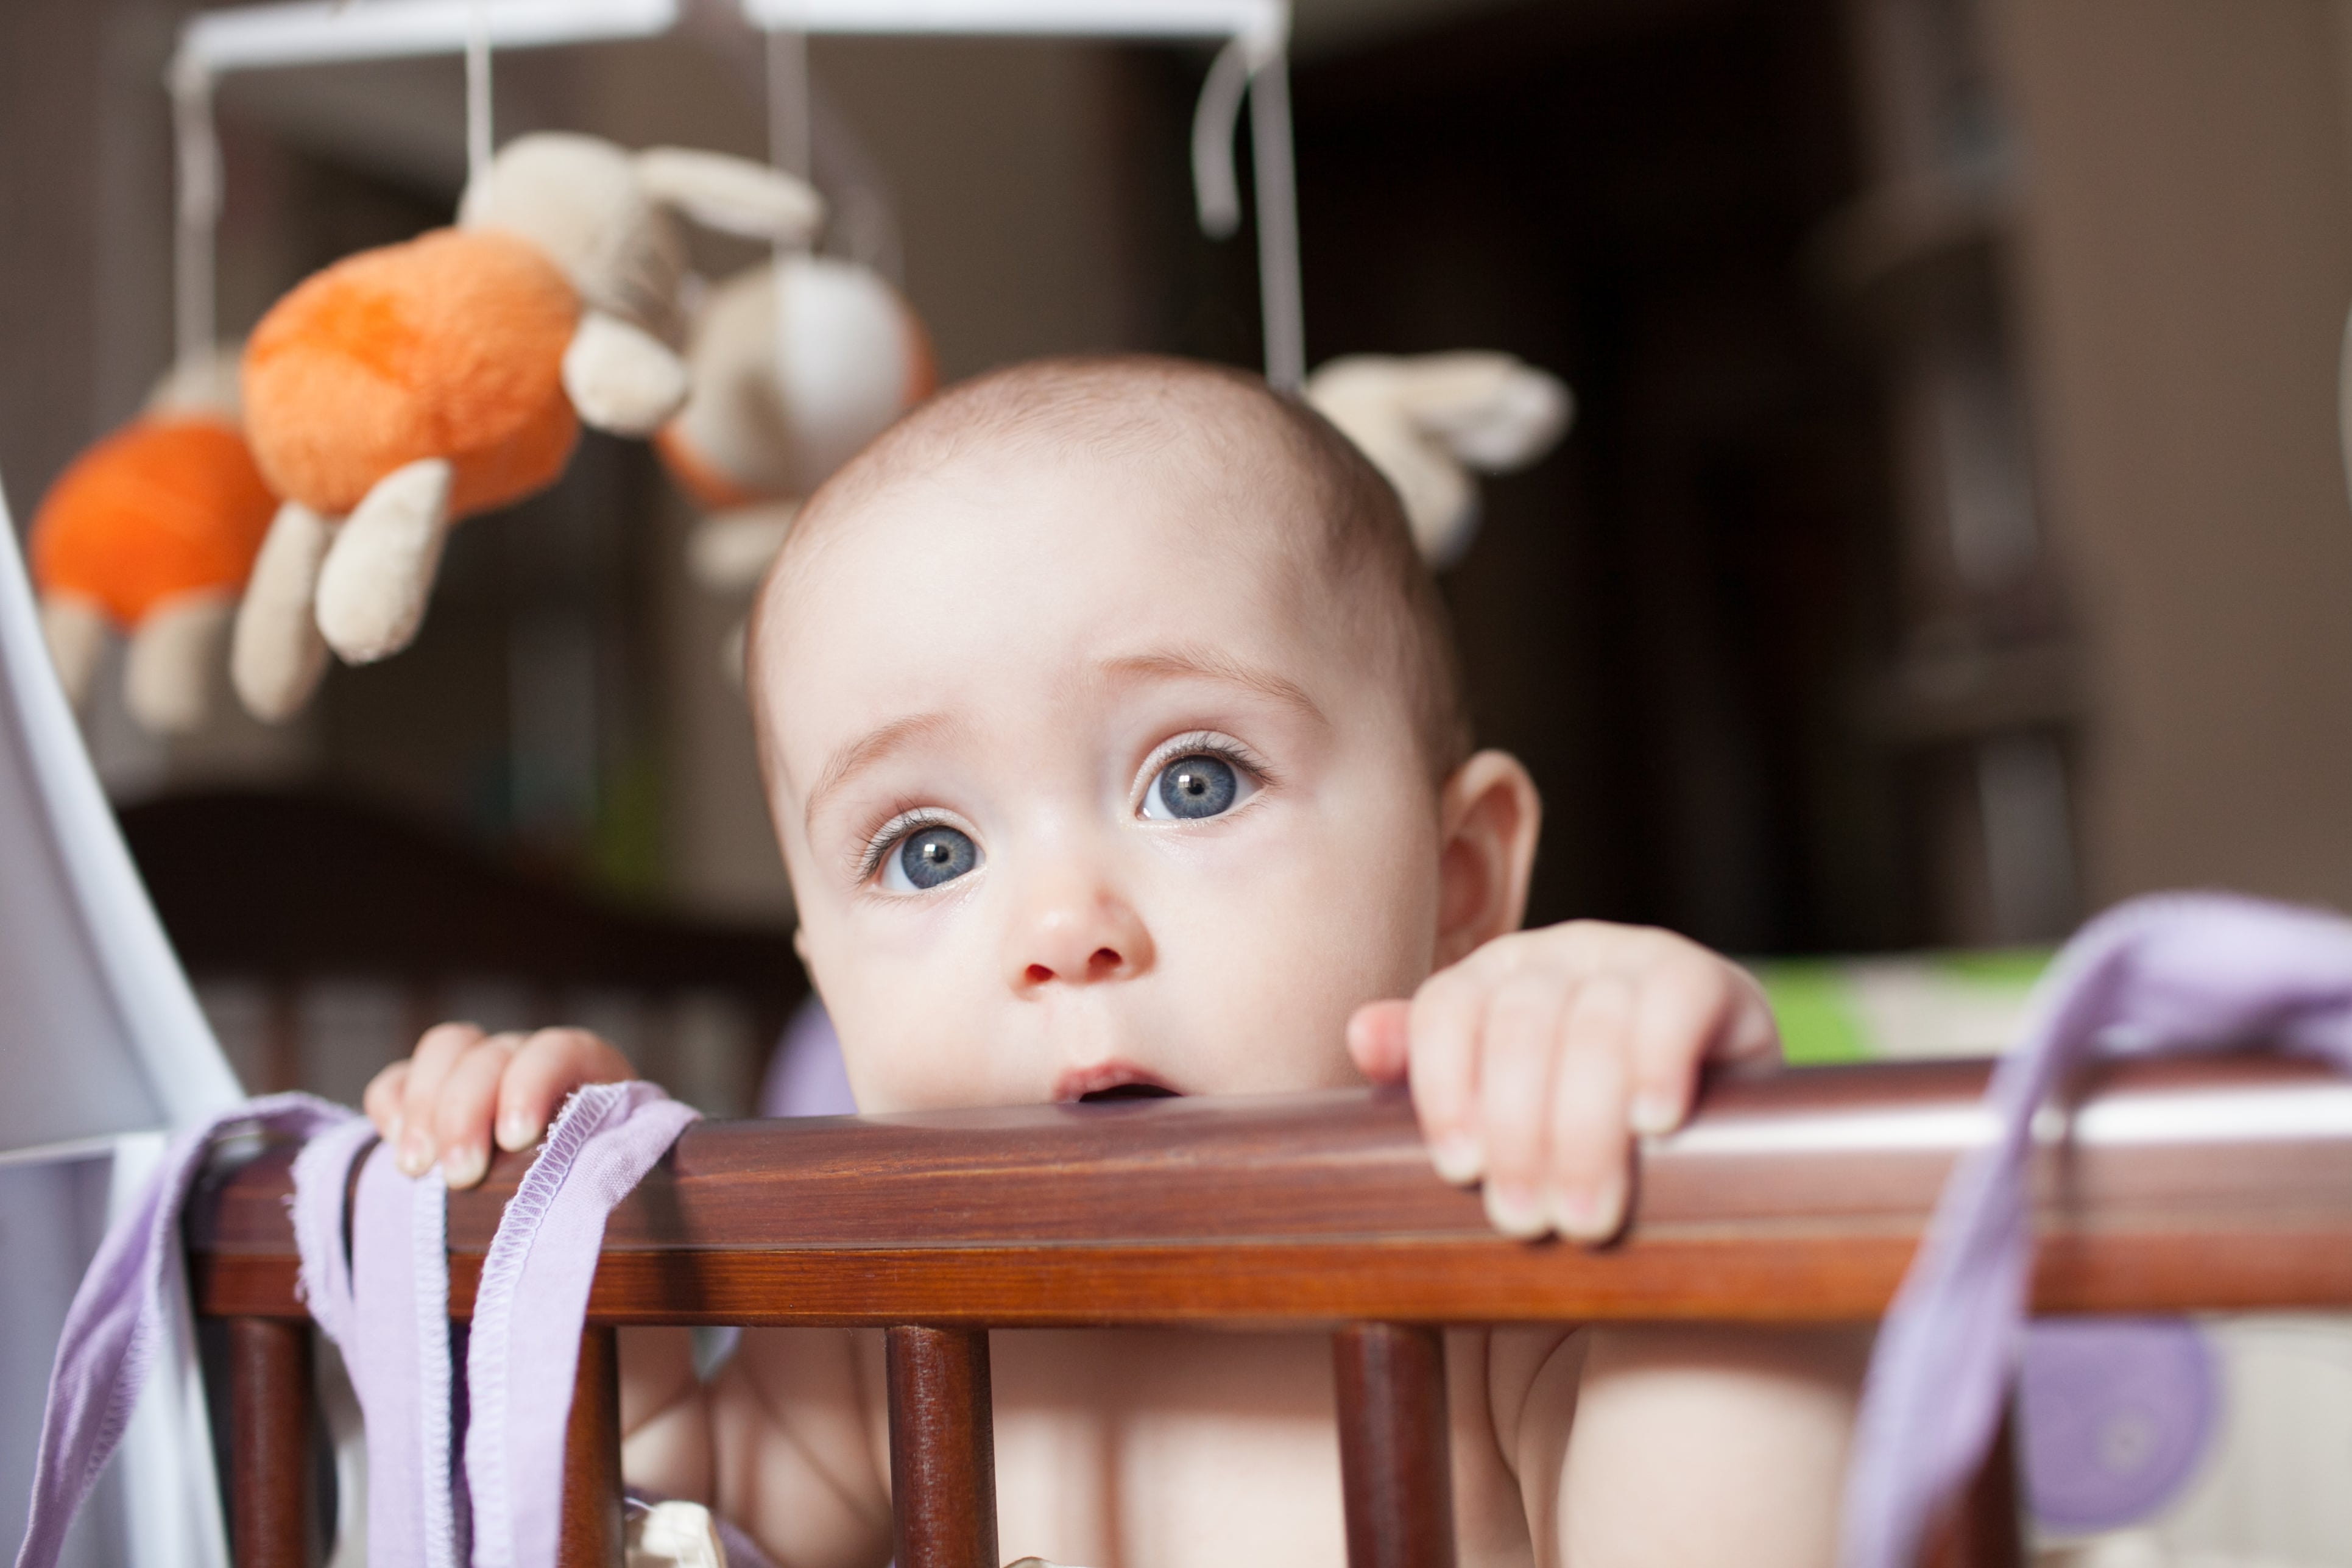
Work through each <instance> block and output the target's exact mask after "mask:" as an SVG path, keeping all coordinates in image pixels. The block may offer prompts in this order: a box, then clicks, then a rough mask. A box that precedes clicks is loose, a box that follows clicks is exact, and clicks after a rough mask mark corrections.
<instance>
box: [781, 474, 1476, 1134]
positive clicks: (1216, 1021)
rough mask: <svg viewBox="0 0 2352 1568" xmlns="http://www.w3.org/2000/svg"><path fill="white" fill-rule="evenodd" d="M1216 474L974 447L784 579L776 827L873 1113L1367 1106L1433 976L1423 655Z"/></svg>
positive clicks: (854, 1071) (1433, 844)
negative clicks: (1397, 1010) (1267, 1099)
mask: <svg viewBox="0 0 2352 1568" xmlns="http://www.w3.org/2000/svg"><path fill="white" fill-rule="evenodd" d="M1214 468H1215V465H1213V464H1203V463H1201V462H1199V461H1197V460H1195V461H1193V462H1192V463H1190V464H1187V463H1183V462H1180V461H1179V460H1178V458H1177V457H1176V456H1175V455H1174V454H1165V455H1160V456H1148V457H1144V458H1135V457H1132V456H1129V457H1126V458H1108V457H1093V456H1077V455H1061V454H1056V455H1050V456H1049V455H1043V454H1039V453H1034V452H999V453H995V454H992V455H989V456H985V457H967V458H961V459H959V460H958V461H956V462H955V463H954V465H953V466H952V470H951V471H949V472H941V473H936V474H932V475H929V476H926V477H924V478H922V479H908V480H904V481H901V482H898V483H897V484H895V485H892V486H890V487H888V488H887V489H884V490H882V491H881V492H880V493H879V494H877V495H875V496H872V497H869V498H867V499H866V500H863V501H861V502H858V503H856V513H855V515H848V516H844V515H835V516H833V517H830V518H828V519H826V520H825V521H824V524H823V525H822V527H821V529H820V530H819V531H817V532H816V533H815V534H814V536H813V537H812V538H811V539H810V540H809V541H808V542H805V543H804V544H803V545H801V546H799V547H797V548H796V549H795V551H794V552H793V559H792V560H791V561H790V562H788V563H787V564H786V568H785V570H786V572H787V573H788V574H789V575H788V576H787V577H785V578H784V579H783V580H782V581H781V582H780V583H779V584H776V585H775V586H774V588H773V589H772V593H773V595H774V596H773V597H772V600H771V602H770V604H769V605H768V606H767V614H766V616H765V617H764V624H763V627H762V632H761V641H760V644H759V646H758V647H756V649H755V650H754V658H758V659H760V660H761V661H762V662H763V668H762V670H761V676H762V678H763V679H762V680H761V683H760V687H761V700H763V701H764V702H765V703H767V704H769V705H770V711H769V713H768V715H767V717H768V718H769V720H770V721H771V722H770V723H769V724H768V726H767V731H768V733H767V742H766V743H767V747H768V752H767V756H766V758H765V762H766V765H767V769H768V774H769V796H770V805H771V808H772V810H773V812H774V814H775V817H776V825H777V828H778V832H779V834H780V836H781V837H782V842H783V845H784V849H785V858H786V861H787V864H788V865H789V867H790V868H791V872H792V880H793V893H794V896H795V899H796V900H797V901H798V904H799V912H800V921H801V941H802V943H803V952H804V954H805V955H806V957H807V959H808V962H809V965H810V969H811V972H812V973H813V974H814V977H815V980H816V983H817V984H818V987H819V989H820V991H821V992H822V994H823V995H824V1000H825V1005H826V1006H827V1007H828V1008H829V1009H830V1011H831V1013H832V1015H833V1018H834V1022H835V1025H836V1026H837V1027H838V1028H839V1030H840V1033H841V1037H842V1040H843V1044H844V1048H845V1054H846V1056H847V1059H848V1066H849V1075H850V1081H851V1083H852V1086H853V1087H854V1088H855V1089H856V1094H857V1100H858V1104H859V1106H860V1107H861V1108H862V1109H864V1110H866V1111H869V1112H873V1111H890V1110H923V1109H929V1108H935V1107H947V1106H981V1105H1013V1104H1030V1103H1036V1102H1041V1101H1050V1100H1074V1099H1076V1098H1078V1097H1080V1096H1082V1095H1085V1094H1087V1093H1090V1092H1100V1091H1103V1090H1108V1089H1118V1088H1120V1087H1121V1086H1127V1085H1146V1086H1157V1087H1159V1088H1161V1089H1171V1090H1175V1091H1177V1092H1180V1093H1185V1094H1201V1093H1248V1092H1258V1091H1269V1090H1282V1089H1311V1088H1319V1087H1328V1086H1336V1085H1341V1084H1347V1083H1351V1082H1356V1081H1360V1079H1359V1078H1358V1076H1357V1074H1356V1072H1355V1069H1354V1068H1352V1067H1351V1066H1350V1065H1349V1060H1348V1056H1347V1052H1346V1048H1345V1046H1344V1043H1343V1031H1344V1027H1345V1025H1346V1022H1347V1018H1348V1015H1349V1011H1350V1010H1351V1009H1352V1008H1353V1007H1354V1006H1356V1005H1358V1004H1360V1003H1363V1002H1367V1001H1371V1000H1376V999H1378V998H1381V997H1385V996H1398V995H1405V994H1410V992H1411V991H1412V987H1413V986H1414V985H1415V984H1418V983H1419V982H1420V981H1421V980H1422V979H1423V977H1424V976H1426V975H1427V973H1429V971H1430V968H1431V965H1432V958H1433V946H1434V942H1435V934H1434V933H1435V926H1436V921H1437V917H1438V891H1439V883H1438V849H1439V845H1438V806H1437V787H1436V783H1435V781H1433V780H1432V779H1431V778H1430V776H1429V770H1428V767H1427V764H1426V763H1425V762H1424V761H1423V750H1422V748H1421V746H1420V745H1419V744H1418V742H1417V741H1416V737H1415V731H1414V728H1413V724H1412V718H1411V714H1410V711H1409V709H1408V706H1407V703H1406V701H1405V700H1404V698H1403V697H1402V695H1401V694H1400V693H1399V691H1398V690H1397V689H1396V684H1397V683H1396V682H1395V680H1394V679H1393V677H1392V676H1391V675H1390V674H1389V673H1388V672H1389V670H1390V669H1391V660H1389V659H1386V658H1381V657H1379V650H1378V649H1377V648H1376V647H1374V646H1372V644H1371V639H1372V638H1373V637H1376V636H1377V635H1378V634H1377V633H1376V632H1372V631H1369V630H1367V629H1364V627H1363V626H1362V625H1360V624H1359V625H1356V626H1350V624H1349V620H1348V619H1347V617H1346V616H1345V615H1344V613H1343V612H1344V609H1345V606H1344V605H1342V603H1341V602H1340V595H1339V591H1338V590H1335V589H1334V588H1333V587H1332V586H1331V585H1330V584H1328V583H1326V582H1323V581H1321V580H1320V575H1321V574H1319V573H1318V570H1317V568H1316V567H1315V566H1314V564H1313V559H1314V556H1313V552H1310V551H1307V550H1304V549H1298V548H1295V547H1294V548H1291V549H1287V550H1286V549H1285V548H1284V547H1283V545H1282V543H1281V540H1282V539H1283V537H1284V534H1285V532H1286V525H1285V524H1284V523H1283V522H1282V521H1280V520H1278V519H1276V518H1274V517H1270V516H1269V515H1267V509H1272V508H1277V507H1283V506H1293V505H1297V504H1298V503H1297V502H1296V501H1293V500H1287V499H1286V498H1285V497H1283V496H1281V495H1279V494H1275V493H1268V492H1271V491H1275V490H1278V489H1280V487H1278V486H1266V485H1260V486H1256V487H1248V486H1244V485H1241V484H1239V483H1236V482H1221V481H1220V480H1219V479H1218V478H1217V477H1216V475H1215V473H1214V472H1213V469H1214ZM1252 488H1255V489H1256V490H1257V491H1258V492H1259V493H1257V494H1255V495H1253V494H1251V493H1248V492H1249V490H1250V489H1252ZM1378 618H1379V617H1377V616H1359V617H1357V620H1358V622H1359V623H1362V622H1376V621H1377V620H1378Z"/></svg>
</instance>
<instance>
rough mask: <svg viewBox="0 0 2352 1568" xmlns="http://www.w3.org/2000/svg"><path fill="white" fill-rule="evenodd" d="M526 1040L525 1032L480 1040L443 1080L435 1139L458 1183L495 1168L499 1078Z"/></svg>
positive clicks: (446, 1173)
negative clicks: (493, 1151)
mask: <svg viewBox="0 0 2352 1568" xmlns="http://www.w3.org/2000/svg"><path fill="white" fill-rule="evenodd" d="M521 1044H522V1037H521V1036H520V1035H492V1036H489V1037H488V1038H486V1039H481V1040H477V1041H476V1042H474V1045H473V1047H472V1048H471V1049H469V1050H467V1052H466V1054H465V1055H463V1056H461V1057H459V1058H457V1061H456V1062H455V1063H454V1064H452V1065H451V1067H450V1068H449V1072H448V1076H447V1077H446V1078H444V1079H442V1080H441V1094H440V1098H439V1099H438V1100H436V1101H435V1102H434V1108H433V1143H434V1147H435V1148H436V1149H437V1150H439V1151H440V1160H441V1175H442V1178H443V1179H444V1180H446V1182H447V1183H448V1184H450V1185H451V1186H452V1187H457V1188H464V1187H470V1186H472V1185H474V1184H476V1183H477V1182H479V1181H480V1180H481V1179H482V1177H483V1175H484V1173H487V1172H488V1170H489V1168H490V1116H491V1113H492V1112H493V1111H494V1110H496V1109H497V1106H498V1098H499V1078H500V1077H501V1076H502V1075H503V1074H504V1073H505V1072H506V1069H507V1064H508V1063H509V1061H511V1060H513V1059H514V1054H515V1051H516V1049H517V1048H518V1047H520V1046H521Z"/></svg>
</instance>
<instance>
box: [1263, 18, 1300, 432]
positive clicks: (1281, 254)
mask: <svg viewBox="0 0 2352 1568" xmlns="http://www.w3.org/2000/svg"><path fill="white" fill-rule="evenodd" d="M1250 146H1251V151H1252V152H1253V153H1255V154H1256V157H1255V164H1256V174H1257V272H1258V300H1259V304H1258V309H1259V312H1260V314H1261V315H1262V316H1263V317H1264V318H1265V379H1266V383H1267V384H1268V385H1270V386H1272V387H1273V388H1274V389H1275V390H1276V391H1277V392H1296V391H1297V390H1298V389H1299V388H1300V387H1302V386H1304V385H1305V384H1307V307H1306V303H1305V301H1304V300H1302V299H1301V298H1300V288H1299V279H1298V191H1297V174H1296V171H1295V169H1294V167H1293V165H1292V163H1291V152H1290V72H1289V67H1288V65H1287V63H1286V61H1285V60H1284V58H1283V56H1282V54H1281V52H1280V51H1279V50H1276V51H1274V52H1272V53H1270V54H1269V55H1268V56H1267V58H1265V60H1264V61H1263V62H1262V63H1260V64H1259V66H1258V68H1257V69H1256V70H1255V72H1253V73H1252V74H1251V77H1250Z"/></svg>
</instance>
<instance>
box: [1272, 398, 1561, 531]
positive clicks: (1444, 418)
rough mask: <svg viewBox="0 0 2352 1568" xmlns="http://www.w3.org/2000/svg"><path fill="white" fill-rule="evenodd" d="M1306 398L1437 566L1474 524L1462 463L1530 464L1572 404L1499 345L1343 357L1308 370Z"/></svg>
mask: <svg viewBox="0 0 2352 1568" xmlns="http://www.w3.org/2000/svg"><path fill="white" fill-rule="evenodd" d="M1307 402H1308V403H1309V404H1312V405H1314V406H1315V407H1316V408H1317V409H1318V410H1319V411H1320V412H1321V413H1322V415H1323V416H1324V417H1325V418H1327V419H1328V420H1330V421H1331V423H1332V424H1334V425H1336V426H1339V429H1340V431H1341V433H1342V434H1344V435H1346V436H1347V437H1348V438H1349V440H1351V441H1353V442H1355V444H1356V445H1357V446H1358V447H1360V448H1361V449H1362V451H1363V453H1364V455H1365V456H1366V457H1368V458H1370V459H1371V460H1372V464H1373V466H1374V467H1376V468H1379V469H1380V470H1381V472H1382V473H1383V474H1385V475H1387V476H1388V479H1389V482H1390V483H1391V484H1392V485H1394V486H1395V487H1396V489H1397V495H1398V499H1400V500H1402V501H1403V503H1404V510H1405V518H1406V521H1409V522H1411V523H1412V533H1413V541H1414V542H1415V543H1416V544H1417V545H1418V546H1419V547H1420V549H1421V553H1422V558H1423V560H1425V561H1427V562H1428V563H1430V564H1431V565H1432V566H1434V567H1441V568H1442V567H1445V566H1449V565H1451V564H1453V563H1454V561H1456V560H1458V559H1459V558H1460V556H1461V554H1462V552H1463V551H1464V550H1465V549H1467V548H1468V547H1469V543H1470V537H1471V534H1472V533H1473V532H1474V531H1475V529H1476V526H1477V521H1478V492H1477V488H1476V486H1475V484H1474V483H1473V482H1472V480H1471V478H1470V474H1469V472H1468V470H1472V469H1475V470H1477V471H1478V472H1481V473H1489V474H1495V473H1504V472H1507V471H1508V470H1510V469H1512V468H1524V467H1526V466H1527V465H1528V464H1529V463H1532V462H1534V461H1535V460H1536V459H1537V458H1540V457H1542V456H1543V455H1544V454H1545V453H1546V452H1548V451H1549V450H1550V449H1551V447H1552V444H1553V443H1554V442H1556V441H1558V440H1559V437H1560V436H1561V435H1562V433H1564V432H1565V431H1566V430H1567V429H1568V422H1569V418H1570V414H1571V411H1572V409H1573V404H1572V403H1571V401H1570V396H1569V391H1568V388H1567V386H1566V385H1564V384H1562V383H1561V382H1560V380H1559V377H1557V376H1554V375H1552V374H1549V372H1546V371H1540V370H1538V369H1536V368H1535V367H1534V366H1532V365H1528V364H1526V363H1522V362H1521V361H1519V360H1517V359H1514V358H1513V357H1512V356H1511V355H1509V354H1505V353H1443V354H1419V355H1415V356H1412V357H1410V358H1402V359H1390V358H1383V357H1381V356H1378V355H1372V354H1357V355H1350V356H1349V357H1347V358H1344V359H1336V360H1333V361H1332V362H1331V363H1328V364H1327V365H1325V366H1323V367H1322V368H1321V369H1320V370H1318V371H1317V372H1316V373H1315V374H1313V375H1311V376H1309V377H1307Z"/></svg>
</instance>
